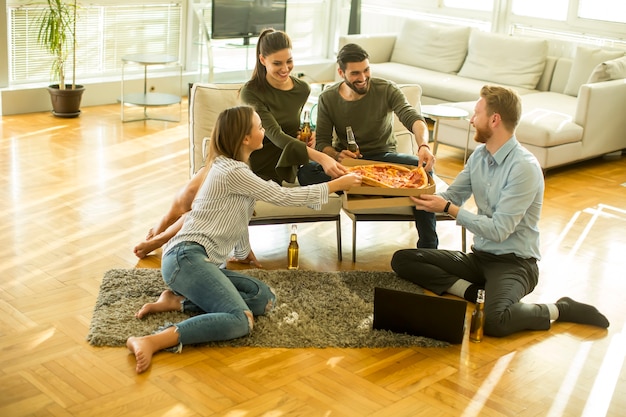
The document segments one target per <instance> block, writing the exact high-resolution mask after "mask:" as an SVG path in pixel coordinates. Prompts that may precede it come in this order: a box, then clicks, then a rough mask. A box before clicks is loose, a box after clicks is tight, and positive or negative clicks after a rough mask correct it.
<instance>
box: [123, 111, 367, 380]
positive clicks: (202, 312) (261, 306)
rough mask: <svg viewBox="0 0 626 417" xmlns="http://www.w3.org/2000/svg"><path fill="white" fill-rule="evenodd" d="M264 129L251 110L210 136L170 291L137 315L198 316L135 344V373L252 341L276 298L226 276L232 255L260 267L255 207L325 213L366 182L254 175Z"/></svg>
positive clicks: (225, 120) (169, 277)
mask: <svg viewBox="0 0 626 417" xmlns="http://www.w3.org/2000/svg"><path fill="white" fill-rule="evenodd" d="M264 136H265V129H263V126H262V124H261V119H260V117H259V115H258V114H257V113H256V112H255V111H254V109H253V108H252V107H249V106H239V107H234V108H231V109H227V110H224V111H223V112H222V113H221V114H220V116H219V117H218V120H217V124H216V127H215V129H214V130H213V133H212V135H211V144H210V150H209V157H208V160H207V165H208V166H210V169H209V170H208V174H207V176H206V179H205V181H204V182H203V183H202V186H201V188H200V190H199V191H198V195H197V197H196V199H195V200H194V202H193V205H192V208H191V211H190V212H189V213H188V214H187V215H186V216H185V217H184V223H183V226H182V229H181V230H180V232H178V233H177V234H176V236H174V237H173V238H172V239H171V240H170V241H169V242H168V243H167V245H166V246H165V248H164V255H163V260H162V273H163V280H164V281H165V283H166V284H167V285H168V286H169V289H168V290H165V291H164V292H163V293H162V294H161V296H160V297H159V299H158V300H157V301H156V302H154V303H148V304H146V305H144V306H143V307H142V308H141V309H140V310H139V311H138V312H137V314H136V316H137V318H142V317H144V316H145V315H146V314H149V313H153V312H160V311H174V310H181V311H186V312H190V313H199V314H197V315H195V316H192V317H190V318H189V319H186V320H184V321H182V322H180V323H177V324H175V325H172V326H170V327H167V328H166V329H164V330H162V331H160V332H159V333H156V334H153V335H149V336H143V337H130V338H128V340H127V342H126V346H127V347H128V349H129V350H130V351H131V352H133V354H134V355H135V359H136V371H137V373H141V372H144V371H145V370H146V369H148V367H149V366H150V363H151V361H152V356H153V354H154V353H156V352H158V351H160V350H163V349H167V348H175V350H176V351H180V350H181V349H182V346H183V345H189V344H197V343H206V342H211V341H218V340H229V339H234V338H238V337H242V336H245V335H247V334H249V332H250V331H251V330H252V328H253V325H254V316H255V315H262V314H265V313H266V312H268V311H270V310H271V308H272V307H273V306H274V303H275V298H276V297H275V295H274V293H273V292H272V290H271V289H270V288H269V287H268V286H267V285H266V284H264V283H263V282H261V281H259V280H258V279H256V278H253V277H249V276H246V275H245V274H241V273H239V272H236V271H229V270H226V269H221V268H220V265H222V264H224V262H226V260H227V257H228V255H229V254H230V253H231V252H234V256H235V258H236V259H239V260H247V261H252V260H255V258H254V254H253V252H252V251H251V249H250V242H249V235H248V222H249V221H250V218H251V216H252V212H253V210H254V205H255V202H256V201H257V200H261V201H266V202H269V203H273V204H276V205H281V206H303V205H308V206H310V207H313V208H315V207H317V208H319V207H321V205H322V204H324V203H326V202H327V201H328V195H329V194H330V193H333V192H336V191H341V190H347V189H349V188H351V187H353V186H356V185H360V183H361V177H360V176H357V175H354V174H346V175H344V176H342V177H339V178H337V179H334V180H331V181H329V182H327V183H322V184H316V185H311V186H307V187H294V188H291V187H281V186H279V185H278V184H276V183H275V182H273V181H271V180H267V181H266V180H263V179H261V178H259V177H258V176H257V175H256V174H254V173H253V172H252V171H251V170H250V168H249V166H248V164H247V162H248V159H249V157H250V154H251V153H252V152H253V151H255V150H257V149H260V148H262V147H263V138H264Z"/></svg>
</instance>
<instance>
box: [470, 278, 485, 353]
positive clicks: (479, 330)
mask: <svg viewBox="0 0 626 417" xmlns="http://www.w3.org/2000/svg"><path fill="white" fill-rule="evenodd" d="M484 327H485V290H478V297H476V306H475V307H474V311H473V312H472V322H471V325H470V333H469V339H470V340H471V341H472V342H475V343H480V342H482V340H483V330H484Z"/></svg>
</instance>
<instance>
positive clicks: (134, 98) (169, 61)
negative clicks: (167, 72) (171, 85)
mask: <svg viewBox="0 0 626 417" xmlns="http://www.w3.org/2000/svg"><path fill="white" fill-rule="evenodd" d="M128 64H138V65H143V67H144V68H143V93H126V92H125V91H124V68H125V67H126V65H128ZM151 65H161V66H163V65H171V66H176V67H178V70H179V84H180V87H179V94H178V95H176V94H167V93H152V92H149V91H148V67H149V66H151ZM182 82H183V67H182V65H180V64H179V62H178V58H176V57H175V56H172V55H158V54H132V55H126V56H123V57H122V93H121V96H120V98H119V102H120V103H121V117H122V122H134V121H139V120H163V121H168V122H180V113H181V110H182V107H181V103H182V98H181V95H180V91H182ZM174 104H178V117H177V118H163V117H152V116H150V115H149V114H148V108H149V107H163V106H171V105H174ZM125 105H134V106H140V107H143V117H142V118H138V119H131V120H128V119H126V118H125V114H124V108H125Z"/></svg>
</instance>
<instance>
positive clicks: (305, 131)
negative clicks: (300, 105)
mask: <svg viewBox="0 0 626 417" xmlns="http://www.w3.org/2000/svg"><path fill="white" fill-rule="evenodd" d="M312 135H313V133H312V132H311V113H309V111H308V110H305V111H304V116H303V118H302V127H301V128H300V140H301V141H302V142H304V143H308V142H309V140H310V139H311V136H312Z"/></svg>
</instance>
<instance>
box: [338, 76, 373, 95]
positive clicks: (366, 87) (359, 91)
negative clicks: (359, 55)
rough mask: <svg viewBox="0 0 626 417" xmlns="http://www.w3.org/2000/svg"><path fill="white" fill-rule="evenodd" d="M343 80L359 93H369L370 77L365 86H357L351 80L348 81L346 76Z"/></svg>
mask: <svg viewBox="0 0 626 417" xmlns="http://www.w3.org/2000/svg"><path fill="white" fill-rule="evenodd" d="M343 82H344V83H346V85H347V86H348V87H350V90H352V91H354V92H355V93H357V94H361V95H363V94H365V93H367V90H369V87H370V79H369V78H367V79H366V80H365V87H363V88H357V87H356V86H355V85H354V84H352V83H351V82H350V81H348V80H347V79H346V78H345V77H344V78H343Z"/></svg>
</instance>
